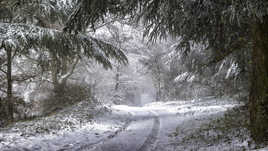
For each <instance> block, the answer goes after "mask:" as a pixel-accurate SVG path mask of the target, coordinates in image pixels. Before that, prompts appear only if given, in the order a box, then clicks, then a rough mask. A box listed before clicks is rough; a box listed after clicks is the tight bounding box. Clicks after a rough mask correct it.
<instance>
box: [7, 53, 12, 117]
mask: <svg viewBox="0 0 268 151" xmlns="http://www.w3.org/2000/svg"><path fill="white" fill-rule="evenodd" d="M6 53H7V73H6V75H7V108H8V115H9V120H11V121H12V120H13V118H14V117H13V113H14V103H13V99H12V52H11V49H6Z"/></svg>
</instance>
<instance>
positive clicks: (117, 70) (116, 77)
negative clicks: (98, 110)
mask: <svg viewBox="0 0 268 151" xmlns="http://www.w3.org/2000/svg"><path fill="white" fill-rule="evenodd" d="M119 69H120V67H119V65H118V66H117V67H116V74H115V88H114V90H115V91H118V89H119V77H120V73H119V72H120V71H119Z"/></svg>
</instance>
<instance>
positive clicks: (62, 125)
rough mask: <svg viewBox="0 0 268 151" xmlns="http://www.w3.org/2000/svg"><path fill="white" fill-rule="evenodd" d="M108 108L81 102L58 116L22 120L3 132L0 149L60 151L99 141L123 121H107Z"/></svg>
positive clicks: (0, 131) (0, 136)
mask: <svg viewBox="0 0 268 151" xmlns="http://www.w3.org/2000/svg"><path fill="white" fill-rule="evenodd" d="M109 113H110V111H109V109H108V107H106V106H102V105H97V106H96V104H95V105H93V104H92V103H90V102H86V101H83V102H80V103H78V104H76V105H74V106H71V107H69V108H66V109H64V110H62V111H60V112H59V113H56V114H52V115H49V116H47V117H38V118H35V119H33V120H29V121H20V122H17V123H16V124H14V125H10V126H8V127H6V128H2V129H0V150H1V151H2V150H10V151H12V150H24V149H28V150H47V151H51V150H58V149H63V148H72V147H73V146H75V145H77V144H79V145H77V146H81V145H82V144H81V143H83V142H87V141H88V139H90V141H91V142H94V141H95V142H97V141H100V140H101V139H103V138H102V137H108V136H110V135H114V133H115V132H117V131H119V130H120V128H122V127H123V126H124V124H125V121H126V120H124V119H119V118H118V120H113V119H111V118H110V116H109V118H107V117H106V116H107V114H109Z"/></svg>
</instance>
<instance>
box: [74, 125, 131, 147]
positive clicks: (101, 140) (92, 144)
mask: <svg viewBox="0 0 268 151" xmlns="http://www.w3.org/2000/svg"><path fill="white" fill-rule="evenodd" d="M131 122H132V120H128V121H127V122H126V123H125V124H124V125H123V127H122V128H120V129H119V130H117V131H115V132H114V133H113V134H111V135H109V136H107V137H105V138H103V139H100V140H99V141H97V142H94V143H89V144H84V145H81V146H80V147H79V148H76V149H71V150H74V151H86V150H90V149H92V148H93V147H94V146H95V145H98V144H101V143H103V142H105V141H107V140H109V139H111V138H113V137H115V136H117V135H118V134H120V133H121V132H123V131H125V130H126V129H127V127H128V126H129V125H130V123H131Z"/></svg>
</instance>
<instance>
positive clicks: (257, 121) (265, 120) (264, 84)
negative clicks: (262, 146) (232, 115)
mask: <svg viewBox="0 0 268 151" xmlns="http://www.w3.org/2000/svg"><path fill="white" fill-rule="evenodd" d="M253 40H254V43H253V44H254V47H253V52H252V70H253V71H252V76H251V90H250V96H249V111H250V128H251V132H252V136H253V138H254V139H255V140H256V141H257V142H261V141H264V140H266V139H267V138H268V16H267V17H265V18H264V21H262V22H259V23H256V24H255V25H254V28H253Z"/></svg>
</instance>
